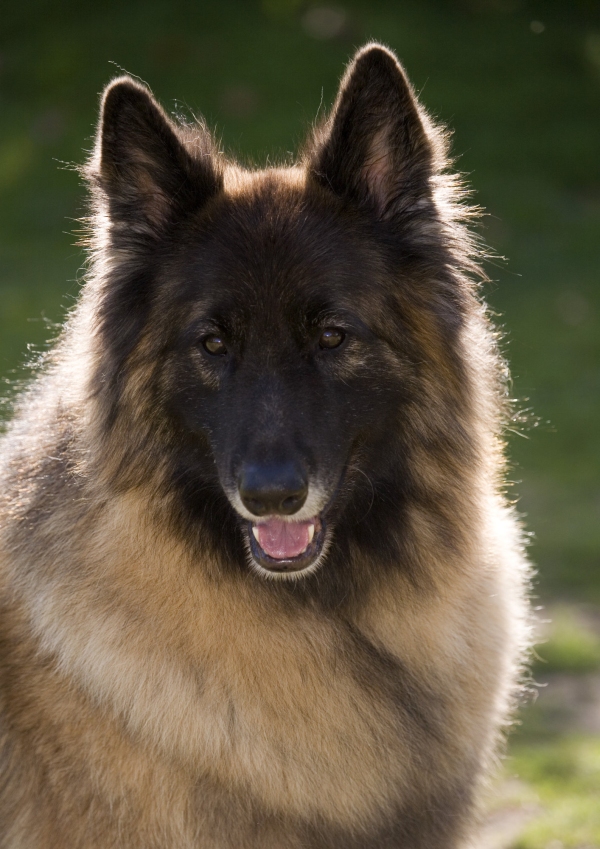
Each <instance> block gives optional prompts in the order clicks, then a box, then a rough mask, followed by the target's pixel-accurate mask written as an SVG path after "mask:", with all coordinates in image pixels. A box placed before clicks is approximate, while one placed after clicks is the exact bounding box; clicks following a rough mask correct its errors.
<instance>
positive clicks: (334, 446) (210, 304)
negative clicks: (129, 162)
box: [158, 174, 410, 576]
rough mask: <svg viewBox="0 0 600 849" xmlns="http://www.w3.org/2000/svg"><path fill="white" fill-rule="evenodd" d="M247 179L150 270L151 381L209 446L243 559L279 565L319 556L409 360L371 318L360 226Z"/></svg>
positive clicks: (380, 290) (373, 308)
mask: <svg viewBox="0 0 600 849" xmlns="http://www.w3.org/2000/svg"><path fill="white" fill-rule="evenodd" d="M252 182H253V183H254V185H251V186H248V187H247V188H246V190H245V191H244V192H243V193H242V194H240V195H237V196H234V197H231V196H228V195H227V194H225V195H224V196H222V197H220V198H218V199H216V200H215V202H214V203H213V204H212V205H211V207H210V211H208V210H205V211H202V212H200V213H199V214H198V215H197V216H194V217H192V218H191V219H190V220H189V221H188V222H187V224H186V226H185V227H183V228H182V229H181V231H180V233H179V234H178V236H177V238H176V243H175V244H174V245H173V247H172V249H171V255H170V257H169V259H168V261H167V262H166V263H165V267H164V269H163V271H162V281H161V280H160V275H159V282H158V286H159V291H160V296H159V297H160V301H159V302H160V304H161V313H162V314H163V316H168V320H167V321H166V324H165V325H164V332H165V336H167V337H168V340H169V341H168V343H167V345H168V350H167V354H166V356H165V359H164V366H163V369H164V370H163V376H162V380H163V385H164V387H165V396H166V398H167V405H168V411H169V415H170V416H172V417H173V419H174V420H176V421H177V422H178V423H179V424H180V427H181V430H183V431H185V432H186V433H188V434H190V435H192V434H194V435H197V436H198V438H199V439H202V438H205V439H207V440H208V441H209V443H210V448H211V452H212V455H213V457H214V460H215V464H216V469H217V471H218V476H219V480H220V483H221V486H222V488H223V491H224V492H225V494H226V495H227V498H228V499H229V502H230V504H231V506H232V507H233V509H234V510H235V511H236V512H237V513H238V514H239V516H240V517H242V518H243V519H245V520H246V521H245V522H244V529H243V532H244V536H245V540H246V545H247V548H248V550H249V552H250V556H251V558H252V562H253V564H255V565H256V566H257V567H258V568H260V569H261V570H266V571H267V572H268V573H269V574H272V575H280V576H282V575H283V576H289V575H297V574H298V573H300V572H303V571H304V570H307V569H314V568H315V567H316V566H317V564H318V563H319V561H320V559H321V558H322V556H323V554H324V552H325V551H326V549H327V547H328V543H329V541H330V539H331V535H332V533H333V526H334V524H335V518H336V513H337V514H338V515H339V513H340V508H341V505H342V503H343V502H344V500H345V496H344V493H345V492H346V491H347V483H348V480H352V479H353V478H354V476H355V471H354V472H353V471H352V470H353V469H355V468H356V467H357V466H358V465H360V464H359V457H360V458H361V461H362V462H364V454H365V452H367V453H368V452H369V446H371V447H372V446H373V444H374V443H377V442H381V441H382V440H385V435H386V433H388V432H389V431H390V429H392V428H393V426H394V425H393V421H392V420H391V417H392V416H393V411H395V410H396V409H397V408H398V401H399V399H400V397H401V396H402V394H403V393H404V392H405V390H406V386H405V381H404V380H403V378H404V377H405V376H406V377H408V375H409V372H410V368H409V366H408V364H407V363H406V362H403V360H402V358H401V357H398V354H397V346H396V345H394V346H393V345H392V343H391V340H387V339H386V338H385V330H386V328H385V325H383V326H380V324H381V323H379V324H378V319H380V317H382V316H384V315H385V312H386V309H387V311H388V313H389V309H390V305H389V304H386V298H385V289H384V286H383V285H382V281H378V276H379V277H381V276H383V269H382V268H381V267H380V265H381V261H380V260H379V259H378V256H377V253H376V252H375V251H374V250H373V248H372V245H371V244H370V239H369V233H368V232H367V229H368V228H366V227H365V226H364V225H363V224H362V223H361V222H356V221H352V220H351V219H350V220H348V221H347V222H344V214H343V212H342V211H341V210H340V209H339V207H340V206H341V205H340V203H339V201H338V200H336V199H335V198H329V197H327V195H326V194H325V193H324V192H321V191H317V192H315V191H314V187H311V188H313V191H312V192H311V191H310V190H307V187H306V185H303V184H302V183H303V182H304V181H301V185H298V175H296V179H294V178H293V177H292V179H291V180H290V179H289V175H283V178H282V177H281V176H279V178H278V177H277V176H276V175H268V174H267V175H263V176H262V177H261V178H259V179H256V178H255V179H254V180H253V181H252ZM161 290H162V291H161ZM367 302H368V303H367ZM368 305H370V308H369V309H367V306H368ZM388 324H389V322H388ZM174 388H175V391H173V390H174Z"/></svg>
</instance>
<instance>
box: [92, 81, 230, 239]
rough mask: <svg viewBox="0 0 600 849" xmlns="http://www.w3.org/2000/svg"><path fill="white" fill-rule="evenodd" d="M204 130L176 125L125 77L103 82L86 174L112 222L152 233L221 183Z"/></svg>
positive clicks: (205, 199) (150, 96)
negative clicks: (98, 191)
mask: <svg viewBox="0 0 600 849" xmlns="http://www.w3.org/2000/svg"><path fill="white" fill-rule="evenodd" d="M215 162H216V160H215V157H214V147H213V142H212V139H211V137H210V134H209V133H208V131H207V130H206V128H205V127H203V126H200V125H199V126H197V127H194V128H193V132H192V131H186V130H184V129H182V128H179V127H176V126H175V124H173V122H172V121H171V120H170V119H169V118H168V117H167V115H166V114H165V112H164V111H163V110H162V109H161V107H160V106H159V105H158V104H157V102H156V101H155V100H154V98H153V97H152V95H151V93H150V92H149V91H148V89H146V88H145V87H144V86H142V85H140V84H139V83H137V82H134V80H132V79H130V78H129V77H120V78H119V79H116V80H114V81H113V82H112V83H110V85H108V86H107V88H106V90H105V91H104V95H103V97H102V107H101V114H100V123H99V126H98V133H97V136H96V146H95V150H94V154H93V156H92V160H91V162H90V163H89V165H88V167H87V169H86V174H87V176H88V178H90V179H91V182H92V184H93V185H95V186H96V187H97V188H98V189H99V190H100V195H101V197H102V199H104V200H106V201H107V202H108V207H109V215H110V219H111V222H112V223H113V224H115V223H116V224H119V223H121V224H123V225H125V226H126V227H127V228H130V230H131V232H132V233H133V232H136V231H137V232H143V233H145V235H157V234H159V233H160V232H161V231H162V229H163V228H164V226H166V225H167V224H168V223H169V222H171V221H173V220H174V219H175V218H177V217H178V216H181V215H183V214H185V213H186V212H189V211H192V210H193V209H195V208H199V207H200V206H201V205H202V204H203V203H205V202H206V201H207V200H208V199H209V198H210V197H211V196H212V195H214V194H216V192H218V191H219V189H220V187H221V180H220V177H219V174H218V172H217V168H216V165H215Z"/></svg>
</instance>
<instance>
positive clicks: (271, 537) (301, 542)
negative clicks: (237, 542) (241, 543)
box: [248, 516, 325, 573]
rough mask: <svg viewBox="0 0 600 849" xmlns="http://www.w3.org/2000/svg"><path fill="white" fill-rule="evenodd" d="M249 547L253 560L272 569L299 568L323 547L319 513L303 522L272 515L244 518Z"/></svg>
mask: <svg viewBox="0 0 600 849" xmlns="http://www.w3.org/2000/svg"><path fill="white" fill-rule="evenodd" d="M248 539H249V541H250V550H251V552H252V557H253V558H254V560H255V561H256V563H257V564H258V565H259V566H261V567H262V568H263V569H266V570H267V571H269V572H274V573H292V572H303V571H304V570H306V569H309V568H310V567H311V566H312V565H313V564H315V563H316V562H317V560H318V558H319V556H320V554H321V552H322V551H323V544H324V542H325V523H324V522H323V520H322V519H321V518H320V517H319V516H315V517H314V518H313V519H309V520H308V521H305V522H289V521H288V522H286V521H284V520H283V519H281V518H279V517H277V516H272V517H270V518H267V519H264V520H262V521H260V522H248Z"/></svg>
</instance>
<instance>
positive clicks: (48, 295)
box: [0, 0, 600, 849]
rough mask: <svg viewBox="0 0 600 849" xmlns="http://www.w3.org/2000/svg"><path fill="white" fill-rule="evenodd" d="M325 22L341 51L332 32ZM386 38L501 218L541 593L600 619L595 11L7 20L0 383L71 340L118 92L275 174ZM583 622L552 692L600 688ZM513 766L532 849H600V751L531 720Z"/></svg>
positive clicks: (397, 10) (410, 5) (256, 7)
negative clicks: (99, 141)
mask: <svg viewBox="0 0 600 849" xmlns="http://www.w3.org/2000/svg"><path fill="white" fill-rule="evenodd" d="M323 6H327V8H329V9H330V10H331V9H332V8H333V10H334V15H333V18H334V23H335V21H336V20H337V22H338V27H337V32H335V33H333V32H330V33H329V34H328V33H327V32H324V31H323V29H321V31H319V27H318V26H317V25H316V24H315V20H316V21H317V24H318V21H319V14H321V20H322V12H319V11H318V10H319V9H321V10H322V7H323ZM316 10H317V11H316ZM336 14H337V18H336V17H335V16H336ZM315 16H316V17H315ZM330 19H331V15H330ZM340 21H341V22H342V25H339V24H340ZM333 29H335V26H334V27H333ZM327 35H328V36H329V37H325V36H327ZM370 38H375V39H379V40H381V41H383V42H384V43H386V44H388V45H389V46H390V47H392V48H393V49H394V50H395V51H397V53H398V55H399V57H400V58H401V60H402V61H403V63H404V64H405V66H406V69H407V71H408V73H409V75H410V77H411V79H412V80H413V82H414V84H415V86H416V88H417V90H418V91H419V92H421V96H422V99H423V101H424V103H425V104H426V105H427V106H428V107H429V109H431V110H432V111H433V113H434V114H435V115H436V116H437V117H438V118H440V119H441V120H442V121H444V122H446V123H448V124H449V125H450V126H451V127H452V128H453V129H454V144H453V150H454V154H455V155H456V156H457V158H458V167H459V168H460V169H461V170H462V171H464V172H466V173H467V174H468V176H469V180H470V183H471V185H472V187H473V189H474V191H475V199H476V201H477V202H478V203H479V204H481V205H482V206H484V207H485V208H486V209H487V212H488V215H487V217H486V218H485V219H484V220H483V222H482V228H483V235H484V237H485V239H486V240H487V242H488V243H489V244H490V245H491V246H492V247H493V248H494V250H495V251H496V252H497V253H498V254H499V255H501V256H503V257H506V260H502V261H500V260H499V261H494V262H493V263H490V264H489V266H488V269H487V270H488V272H489V274H490V276H491V278H492V283H491V284H490V285H489V286H488V287H487V291H486V295H487V297H488V300H489V301H490V303H491V305H492V307H493V308H494V310H495V311H497V313H498V321H499V323H500V325H501V327H502V329H503V331H504V334H505V343H504V344H505V351H506V353H507V355H508V358H509V360H510V362H511V364H512V373H513V387H512V394H513V396H514V397H515V398H516V399H517V405H518V407H519V408H520V409H527V410H530V411H531V414H530V417H529V423H528V424H525V425H522V426H520V428H517V430H518V431H519V433H517V434H514V435H511V438H510V452H511V457H512V460H513V466H512V472H511V474H512V478H513V480H514V481H515V486H514V495H515V498H516V497H517V496H518V497H519V507H520V510H521V511H522V512H523V513H524V514H525V516H526V523H527V527H528V529H529V530H530V531H531V532H532V543H531V554H532V558H533V560H534V561H535V563H536V564H537V566H538V569H539V578H538V581H537V584H536V590H535V592H536V594H537V595H538V596H539V597H540V598H541V599H542V600H543V601H548V602H550V603H552V602H553V601H554V602H556V600H558V599H560V600H562V601H565V600H567V601H568V600H571V601H573V602H587V603H590V602H591V603H592V604H600V2H598V0H587V2H586V0H573V2H566V0H543V2H542V0H539V2H526V0H348V2H346V0H342V2H341V3H336V4H334V5H328V4H323V3H314V2H302V0H262V2H261V0H245V2H242V0H218V2H217V0H205V2H203V0H196V2H194V3H192V2H184V0H143V2H140V0H132V1H131V2H127V3H123V2H122V0H119V2H116V0H103V2H102V3H101V4H91V3H90V4H83V3H81V2H74V0H55V2H52V3H51V2H49V0H28V2H26V3H16V2H13V3H11V4H5V8H3V11H2V16H1V19H0V373H1V374H2V375H4V376H5V377H6V380H7V381H8V382H9V383H10V382H13V383H14V381H16V380H18V379H19V378H20V377H21V376H22V375H23V374H24V373H25V371H24V369H23V363H24V362H25V361H26V360H27V358H28V356H30V354H29V353H28V350H30V348H28V346H33V350H35V348H36V347H39V346H42V345H43V343H44V341H45V340H47V339H48V338H49V337H50V336H52V334H53V333H54V329H53V326H54V324H55V323H56V322H60V320H61V318H62V317H63V316H64V313H65V311H66V310H67V309H68V308H69V306H70V305H71V304H72V303H73V300H74V298H75V297H76V295H77V292H78V289H79V286H80V278H81V271H80V269H81V267H82V262H83V257H82V254H81V252H80V250H79V249H78V248H76V247H73V245H74V242H75V238H74V236H73V231H75V230H76V229H77V226H78V225H77V223H76V219H77V218H78V216H80V215H81V214H82V212H83V209H84V206H83V190H82V187H81V185H80V182H79V178H78V176H77V174H76V173H75V172H74V171H73V170H69V168H68V167H66V166H65V163H67V164H68V163H81V162H82V161H83V158H84V157H85V153H84V152H83V151H85V150H87V149H89V148H90V146H91V139H92V136H93V132H94V125H95V121H96V115H97V106H98V94H99V92H100V91H101V89H102V87H103V86H104V84H105V83H106V82H108V80H109V79H110V78H111V77H112V76H114V75H115V74H117V73H119V70H120V69H121V68H124V69H126V70H127V71H129V72H131V73H133V74H136V75H139V76H140V77H142V78H143V79H144V80H145V81H147V82H148V83H149V84H150V86H151V87H152V89H153V90H154V92H155V94H156V95H157V96H158V97H159V99H160V100H161V101H162V102H163V104H164V105H165V106H166V107H167V109H169V110H176V111H179V112H182V113H184V114H186V115H187V116H189V115H190V114H191V113H194V114H199V113H202V114H204V115H205V116H206V118H207V119H208V122H209V124H210V125H212V126H214V127H215V128H216V129H217V132H218V134H219V135H220V136H221V137H222V139H223V143H224V145H225V147H226V149H228V150H230V151H233V152H235V153H237V154H238V155H241V156H243V157H244V158H245V159H247V160H250V161H254V162H257V163H264V162H266V161H271V162H272V161H275V160H277V159H281V158H285V157H287V156H288V153H289V152H290V151H293V150H294V149H295V148H296V147H297V145H298V144H299V143H300V142H301V141H302V139H303V137H304V134H305V132H306V130H307V128H308V126H309V125H310V124H311V122H312V121H313V120H314V118H315V116H316V115H317V113H318V111H319V110H320V109H321V108H326V107H328V106H329V105H330V104H331V102H332V99H333V96H334V94H335V90H336V86H337V82H338V79H339V77H340V74H341V72H342V69H343V67H344V64H345V62H346V61H347V59H348V57H349V56H350V55H351V53H352V52H353V50H354V49H355V48H356V47H357V46H359V45H361V44H362V43H364V42H365V41H366V40H367V39H370ZM175 98H176V100H175ZM6 388H7V392H9V391H10V387H9V386H8V385H7V387H6ZM561 615H562V614H561ZM568 617H569V614H567V618H566V619H565V618H564V616H563V618H562V619H561V617H560V616H559V617H558V620H557V622H558V625H557V628H556V630H555V634H554V636H553V637H552V638H551V640H550V642H549V643H548V644H547V646H546V648H544V647H542V648H541V649H540V653H541V654H542V656H544V652H546V654H547V657H546V658H545V659H546V660H548V661H549V666H548V667H547V670H548V674H550V673H551V672H552V669H554V670H562V671H563V672H565V671H566V672H567V673H569V671H570V672H571V673H573V674H579V675H583V674H592V673H593V671H594V670H596V672H597V670H598V668H599V667H600V643H599V642H598V638H597V634H596V633H592V631H589V630H587V631H585V629H584V630H582V629H581V628H579V630H578V627H579V626H577V627H576V626H574V625H573V622H572V621H571V620H570V619H569V618H568ZM573 621H574V620H573ZM539 674H541V675H542V676H543V674H544V673H543V671H542V672H541V673H539ZM540 703H541V701H540ZM540 716H542V718H541V720H540ZM513 758H514V764H515V767H514V768H515V769H517V770H518V772H519V774H520V775H521V776H522V777H523V779H524V780H525V781H527V782H530V784H531V786H533V787H534V788H535V793H536V794H537V796H536V798H538V801H539V800H541V801H539V804H540V805H541V806H542V809H543V810H544V811H546V813H545V814H544V815H542V816H541V818H540V817H538V818H537V819H535V821H534V823H533V824H532V825H530V826H528V830H526V831H525V832H524V836H523V837H522V838H521V842H518V843H515V844H514V845H515V846H519V847H524V848H525V847H526V849H537V847H546V846H550V849H560V847H562V846H588V847H589V846H592V845H594V846H600V822H599V821H598V820H599V816H598V810H600V761H599V760H598V745H597V741H596V742H590V740H589V739H588V738H585V739H584V741H583V742H582V741H581V739H580V738H579V737H577V736H575V737H573V736H571V737H565V736H564V734H563V733H562V732H561V733H558V732H556V733H554V732H552V731H551V730H549V726H548V725H547V723H546V724H544V719H543V711H542V712H541V714H540V712H539V711H538V713H537V714H536V712H535V710H534V711H533V712H532V713H531V715H530V720H527V721H526V722H525V724H524V726H523V730H522V733H521V734H520V735H519V737H518V738H517V740H516V742H515V745H514V750H513ZM511 768H512V767H511ZM528 786H529V785H528ZM544 829H545V830H544ZM578 835H579V836H578ZM582 835H583V836H582Z"/></svg>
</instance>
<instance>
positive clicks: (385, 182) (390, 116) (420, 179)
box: [309, 44, 445, 219]
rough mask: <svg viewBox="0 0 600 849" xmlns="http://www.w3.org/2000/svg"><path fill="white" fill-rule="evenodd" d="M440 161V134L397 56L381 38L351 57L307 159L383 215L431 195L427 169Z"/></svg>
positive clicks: (419, 205) (318, 174)
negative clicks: (333, 102) (382, 43)
mask: <svg viewBox="0 0 600 849" xmlns="http://www.w3.org/2000/svg"><path fill="white" fill-rule="evenodd" d="M444 165H445V139H444V137H443V134H442V133H441V132H440V131H439V130H437V129H436V128H434V126H433V124H432V122H431V121H430V119H429V118H428V116H427V115H426V113H425V111H424V110H423V108H422V107H421V106H420V105H419V103H418V101H417V98H416V96H415V94H414V92H413V89H412V86H411V85H410V83H409V81H408V79H407V77H406V74H405V72H404V70H403V68H402V66H401V65H400V63H399V62H398V60H397V58H396V56H395V55H394V54H393V53H392V52H391V51H390V50H388V49H387V48H385V47H383V46H381V45H380V44H369V45H367V46H366V47H363V48H362V49H361V50H359V51H358V53H357V54H356V56H355V57H354V59H353V60H352V61H351V62H350V64H349V65H348V68H347V69H346V73H345V74H344V77H343V79H342V82H341V84H340V88H339V92H338V95H337V98H336V101H335V104H334V107H333V110H332V112H331V115H330V116H329V118H328V119H327V120H326V121H325V123H324V124H323V125H322V126H321V127H320V128H318V129H317V130H316V132H315V137H314V140H313V145H312V151H311V153H310V154H309V167H310V169H311V171H312V173H313V175H314V176H315V178H316V179H317V180H318V181H319V182H321V183H322V184H323V185H325V186H328V187H329V188H331V189H332V190H333V191H334V192H335V193H336V194H338V195H339V196H341V197H345V198H349V199H351V200H352V201H355V202H356V203H358V204H359V205H362V206H368V207H370V208H371V209H372V210H373V211H374V213H375V215H376V216H377V217H378V218H380V219H389V218H392V217H394V216H395V215H398V214H402V213H404V214H406V213H409V212H410V210H411V209H419V210H420V211H421V212H422V211H423V209H425V208H426V207H427V205H428V199H430V197H431V191H430V183H429V180H430V177H432V176H433V175H434V174H436V173H438V172H439V171H440V170H441V169H442V168H443V167H444Z"/></svg>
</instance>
